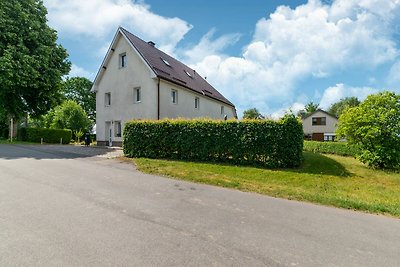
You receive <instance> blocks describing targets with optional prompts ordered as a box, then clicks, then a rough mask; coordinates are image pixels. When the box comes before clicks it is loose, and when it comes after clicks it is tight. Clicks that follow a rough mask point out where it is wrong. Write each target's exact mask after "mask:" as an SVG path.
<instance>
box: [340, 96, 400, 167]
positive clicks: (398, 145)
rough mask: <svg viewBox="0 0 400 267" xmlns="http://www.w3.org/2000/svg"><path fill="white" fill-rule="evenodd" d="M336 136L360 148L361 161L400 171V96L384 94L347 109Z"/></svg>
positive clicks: (370, 97)
mask: <svg viewBox="0 0 400 267" xmlns="http://www.w3.org/2000/svg"><path fill="white" fill-rule="evenodd" d="M337 134H338V135H339V136H344V137H346V139H347V140H348V142H349V143H350V144H355V145H358V146H359V147H360V150H361V152H360V153H359V154H358V155H357V157H358V159H359V160H360V161H361V162H363V163H366V164H368V165H369V166H371V167H374V168H382V169H391V168H400V95H399V94H395V93H393V92H387V91H386V92H381V93H378V94H374V95H370V96H368V97H367V99H365V100H364V102H362V103H361V104H360V105H359V106H357V107H353V108H347V109H345V110H344V112H343V113H342V115H341V116H340V118H339V126H338V129H337Z"/></svg>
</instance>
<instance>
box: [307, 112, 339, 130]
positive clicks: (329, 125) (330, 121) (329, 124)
mask: <svg viewBox="0 0 400 267" xmlns="http://www.w3.org/2000/svg"><path fill="white" fill-rule="evenodd" d="M315 117H326V125H312V118H315ZM337 123H338V119H336V118H335V117H332V116H330V115H328V114H326V113H324V112H321V111H317V112H316V113H314V114H313V115H311V116H309V117H307V118H305V119H303V131H304V133H305V134H312V133H335V131H336V128H337V126H336V125H337Z"/></svg>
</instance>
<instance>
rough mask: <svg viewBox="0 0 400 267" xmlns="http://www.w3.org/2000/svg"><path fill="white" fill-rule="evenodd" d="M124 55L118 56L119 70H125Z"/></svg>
mask: <svg viewBox="0 0 400 267" xmlns="http://www.w3.org/2000/svg"><path fill="white" fill-rule="evenodd" d="M126 59H127V58H126V53H122V54H119V68H125V67H126V65H127V61H126Z"/></svg>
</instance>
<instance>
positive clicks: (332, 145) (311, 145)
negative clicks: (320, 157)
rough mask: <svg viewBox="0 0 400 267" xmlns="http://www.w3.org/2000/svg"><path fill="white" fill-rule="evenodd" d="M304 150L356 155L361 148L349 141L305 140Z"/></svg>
mask: <svg viewBox="0 0 400 267" xmlns="http://www.w3.org/2000/svg"><path fill="white" fill-rule="evenodd" d="M304 151H308V152H313V153H324V154H335V155H340V156H353V157H355V156H356V155H357V154H358V153H359V152H360V150H359V149H358V148H357V147H356V146H350V145H349V144H348V143H347V142H317V141H304Z"/></svg>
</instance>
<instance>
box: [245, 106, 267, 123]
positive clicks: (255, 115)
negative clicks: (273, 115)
mask: <svg viewBox="0 0 400 267" xmlns="http://www.w3.org/2000/svg"><path fill="white" fill-rule="evenodd" d="M243 119H253V120H262V119H264V116H263V115H261V113H260V112H259V111H258V109H256V108H251V109H248V110H245V111H244V112H243Z"/></svg>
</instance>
